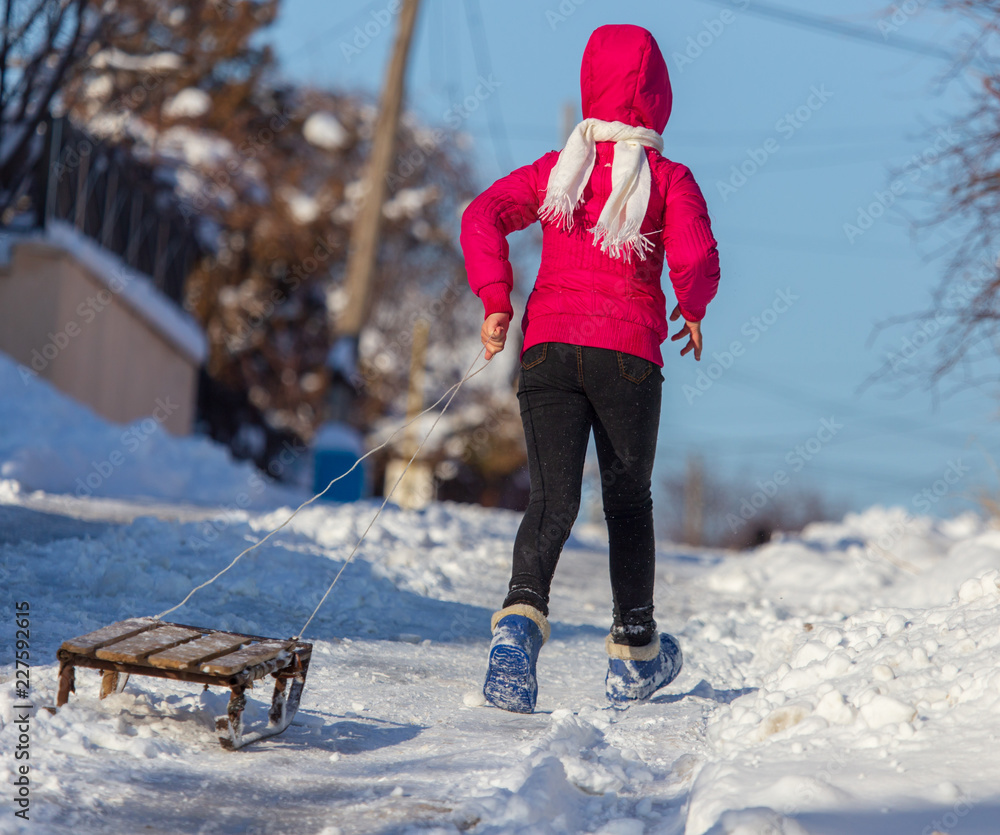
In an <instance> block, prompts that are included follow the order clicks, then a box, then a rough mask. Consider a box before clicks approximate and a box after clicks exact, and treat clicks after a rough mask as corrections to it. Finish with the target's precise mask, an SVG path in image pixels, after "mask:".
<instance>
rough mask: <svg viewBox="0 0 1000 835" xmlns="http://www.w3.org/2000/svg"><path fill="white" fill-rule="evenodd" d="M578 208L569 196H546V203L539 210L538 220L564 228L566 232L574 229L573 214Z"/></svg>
mask: <svg viewBox="0 0 1000 835" xmlns="http://www.w3.org/2000/svg"><path fill="white" fill-rule="evenodd" d="M575 210H576V207H575V206H574V205H573V200H572V199H571V198H570V196H569V195H568V194H561V195H558V196H556V195H546V197H545V202H544V203H542V206H541V208H540V209H539V210H538V219H539V220H544V221H547V222H549V223H554V224H557V225H558V226H560V227H562V230H563V231H564V232H569V230H570V229H572V228H573V212H574V211H575Z"/></svg>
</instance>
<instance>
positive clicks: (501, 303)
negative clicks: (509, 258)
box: [479, 284, 514, 319]
mask: <svg viewBox="0 0 1000 835" xmlns="http://www.w3.org/2000/svg"><path fill="white" fill-rule="evenodd" d="M479 298H480V300H481V301H482V303H483V308H484V309H485V311H486V314H485V316H484V317H483V318H486V317H487V316H492V315H493V314H494V313H506V314H507V315H508V316H510V317H511V318H512V319H513V318H514V308H513V307H511V305H510V292H509V291H508V290H507V288H506V287H505V286H504V285H503V284H487V285H486V286H485V287H483V288H482V289H481V290H480V291H479Z"/></svg>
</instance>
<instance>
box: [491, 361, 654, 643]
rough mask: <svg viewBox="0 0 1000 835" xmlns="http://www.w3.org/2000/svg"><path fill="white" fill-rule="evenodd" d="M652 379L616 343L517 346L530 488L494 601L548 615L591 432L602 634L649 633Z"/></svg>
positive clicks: (646, 637)
mask: <svg viewBox="0 0 1000 835" xmlns="http://www.w3.org/2000/svg"><path fill="white" fill-rule="evenodd" d="M662 384H663V375H662V374H661V373H660V369H659V367H658V366H657V365H656V364H655V363H652V362H650V361H649V360H645V359H642V358H640V357H636V356H632V355H631V354H625V353H622V352H621V351H611V350H607V349H605V348H590V347H581V346H579V345H566V344H563V343H561V342H547V343H544V344H541V345H535V346H532V347H531V348H529V349H528V350H527V351H525V353H524V356H523V357H522V358H521V377H520V384H519V386H518V393H517V396H518V399H519V400H520V403H521V421H522V423H523V424H524V437H525V441H526V442H527V448H528V470H529V473H530V476H531V494H530V498H529V500H528V509H527V511H526V512H525V514H524V519H523V520H522V521H521V526H520V528H519V529H518V532H517V538H516V539H515V541H514V565H513V571H512V574H511V580H510V591H509V593H508V595H507V598H506V600H505V601H504V606H511V605H513V604H515V603H528V604H530V605H532V606H534V607H535V608H537V609H540V610H541V611H542V612H544V613H546V614H548V602H549V589H550V587H551V584H552V576H553V574H554V573H555V570H556V564H557V563H558V561H559V555H560V554H561V553H562V548H563V545H564V544H565V543H566V539H567V538H568V537H569V534H570V530H571V529H572V527H573V522H574V521H575V519H576V515H577V511H578V510H579V509H580V488H581V483H582V479H583V465H584V459H585V458H586V455H587V444H588V442H589V440H590V433H591V431H593V433H594V443H595V446H596V447H597V460H598V463H599V464H600V468H601V490H602V495H603V499H604V518H605V520H606V521H607V525H608V536H609V539H610V555H609V560H610V569H611V589H612V594H613V597H614V600H613V604H614V626H613V627H612V637H613V639H614V640H615V641H617V642H618V643H623V644H631V645H633V646H643V645H645V644H648V643H649V641H650V640H651V639H652V637H653V636H654V635H655V634H656V622H655V621H654V620H653V578H654V574H655V544H654V535H653V500H652V496H651V494H650V480H651V477H652V472H653V458H654V455H655V453H656V434H657V429H658V427H659V422H660V394H661V392H660V389H661V386H662Z"/></svg>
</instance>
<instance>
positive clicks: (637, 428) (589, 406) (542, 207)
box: [461, 25, 719, 713]
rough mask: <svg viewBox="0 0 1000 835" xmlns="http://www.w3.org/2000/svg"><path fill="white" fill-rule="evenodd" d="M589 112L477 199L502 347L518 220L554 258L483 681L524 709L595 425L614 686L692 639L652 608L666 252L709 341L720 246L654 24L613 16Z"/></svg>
mask: <svg viewBox="0 0 1000 835" xmlns="http://www.w3.org/2000/svg"><path fill="white" fill-rule="evenodd" d="M580 86H581V92H582V96H583V116H584V121H583V122H581V123H580V124H579V125H577V127H576V128H575V130H574V131H573V133H572V134H571V136H570V138H569V140H568V141H567V143H566V147H565V148H563V150H562V151H559V152H556V151H552V152H550V153H548V154H546V155H545V156H543V157H542V158H541V159H539V160H537V161H536V162H534V163H532V164H531V165H527V166H525V167H523V168H519V169H518V170H516V171H514V172H513V173H511V174H509V175H508V176H506V177H503V178H502V179H500V180H498V181H497V182H495V183H494V184H493V185H492V186H490V187H489V188H488V189H487V190H486V191H484V192H483V193H482V194H481V195H479V196H478V197H477V198H476V199H475V200H473V201H472V203H470V204H469V207H468V209H466V211H465V214H464V215H463V217H462V236H461V242H462V249H463V251H464V254H465V262H466V269H467V271H468V275H469V284H470V285H471V287H472V289H473V290H474V291H475V293H476V294H477V295H478V296H479V298H480V299H481V300H482V302H483V305H484V307H485V310H486V317H485V321H484V322H483V327H482V339H483V343H484V344H485V346H486V358H487V359H489V358H491V357H492V356H493V355H494V354H496V353H498V352H499V351H502V350H503V347H504V342H505V340H506V337H507V333H508V329H509V326H510V320H511V317H512V316H513V309H512V308H511V304H510V292H511V287H512V285H513V274H512V271H511V265H510V262H509V260H508V252H509V251H508V246H507V240H506V236H507V235H509V234H510V233H511V232H513V231H515V230H517V229H523V228H525V227H526V226H528V225H529V224H531V223H534V222H535V221H536V220H537V221H540V222H541V224H542V233H543V239H542V240H543V243H542V261H541V267H540V268H539V271H538V277H537V279H536V281H535V286H534V289H533V290H532V292H531V295H530V296H529V298H528V301H527V304H526V306H525V311H524V316H523V317H522V319H521V327H522V329H523V331H524V346H523V349H522V353H521V374H520V383H519V387H518V399H519V401H520V404H521V419H522V422H523V424H524V434H525V440H526V443H527V451H528V468H529V472H530V476H531V494H530V498H529V503H528V509H527V511H526V512H525V515H524V519H523V520H522V522H521V526H520V528H519V529H518V532H517V537H516V539H515V542H514V557H513V570H512V574H511V580H510V588H509V592H508V594H507V597H506V599H505V600H504V604H503V607H502V608H501V610H500V611H498V612H497V613H496V614H495V615H494V616H493V623H492V626H493V641H492V644H491V646H490V655H489V669H488V672H487V676H486V684H485V686H484V694H485V696H486V698H487V699H488V700H489V701H490V702H491V703H492V704H494V705H496V706H497V707H501V708H503V709H505V710H512V711H517V712H523V713H530V712H531V711H533V710H534V706H535V701H536V698H537V683H536V678H535V663H536V659H537V657H538V651H539V650H540V648H541V646H542V644H543V643H544V642H545V641H546V640H547V639H548V636H549V624H548V620H547V615H548V601H549V589H550V586H551V582H552V576H553V574H554V572H555V568H556V563H557V561H558V559H559V555H560V553H561V551H562V548H563V545H564V543H565V542H566V539H567V537H568V536H569V533H570V529H571V527H572V525H573V522H574V520H575V519H576V514H577V511H578V509H579V505H580V488H581V481H582V476H583V465H584V459H585V457H586V452H587V444H588V441H589V438H590V435H591V433H593V436H594V441H595V446H596V448H597V456H598V461H599V463H600V467H601V484H602V493H603V500H604V514H605V518H606V520H607V525H608V534H609V539H610V571H611V585H612V593H613V622H612V627H611V631H610V634H609V635H608V637H607V640H606V642H605V644H606V648H607V651H608V656H609V666H608V673H607V677H606V692H607V695H608V698H609V699H610V701H611V702H612V704H613V705H615V706H618V707H621V706H627V705H628V704H629V703H630V702H632V701H635V700H637V699H644V698H646V697H648V696H649V695H650V694H651V693H652V692H653V691H655V690H656V689H658V688H659V687H662V686H663V685H664V684H666V683H668V682H669V681H671V680H673V678H674V677H675V676H676V675H677V673H678V672H679V671H680V667H681V651H680V648H679V646H678V645H677V642H676V641H675V640H674V639H673V638H672V637H671V636H669V635H667V634H662V635H661V634H658V632H657V628H656V622H655V621H654V619H653V577H654V571H655V545H654V534H653V504H652V498H651V493H650V481H651V476H652V470H653V458H654V454H655V450H656V433H657V428H658V425H659V417H660V389H661V386H662V383H663V375H662V374H661V373H660V367H662V365H663V359H662V357H661V355H660V345H661V343H662V342H663V341H664V340H665V339H666V338H667V336H668V335H669V334H668V327H667V314H666V299H665V297H664V294H663V290H662V288H661V285H660V279H661V273H662V271H663V264H664V259H666V261H667V263H668V265H669V268H670V282H671V284H672V286H673V292H674V294H675V296H676V297H677V305H676V307H675V308H674V309H673V312H672V313H671V315H670V319H671V321H675V320H676V319H677V318H678V317H683V319H684V321H685V325H684V327H683V328H682V329H681V330H680V331H679V332H678V333H677V334H675V335H674V336H673V339H675V340H677V339H682V338H684V337H687V338H688V341H687V344H686V345H685V346H684V348H683V349H682V350H681V355H684V354H687V353H688V352H690V351H694V356H695V359H696V360H698V359H700V358H701V349H702V340H701V329H700V321H701V319H702V318H703V317H704V315H705V307H706V306H707V304H708V303H709V302H710V301H711V300H712V298H713V297H714V296H715V293H716V289H717V287H718V282H719V258H718V252H717V250H716V242H715V239H714V237H713V236H712V229H711V225H710V223H709V219H708V209H707V208H706V206H705V200H704V197H702V194H701V191H700V190H699V188H698V185H697V183H696V182H695V180H694V177H693V176H692V175H691V172H690V171H689V170H688V169H687V168H685V167H684V166H683V165H680V164H679V163H676V162H672V161H671V160H669V159H667V158H666V157H664V156H663V155H662V151H663V139H662V137H661V136H660V134H661V133H662V132H663V129H664V127H665V126H666V124H667V119H668V118H669V116H670V108H671V101H672V94H671V89H670V80H669V77H668V74H667V67H666V64H665V62H664V60H663V56H662V54H661V53H660V49H659V47H658V46H657V44H656V41H655V40H654V39H653V36H652V35H651V34H650V33H649V32H647V31H646V30H645V29H642V28H640V27H638V26H629V25H620V26H602V27H600V28H599V29H597V30H596V31H595V32H594V33H593V35H591V37H590V41H589V42H588V44H587V48H586V50H585V52H584V55H583V66H582V68H581V71H580Z"/></svg>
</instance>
